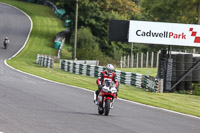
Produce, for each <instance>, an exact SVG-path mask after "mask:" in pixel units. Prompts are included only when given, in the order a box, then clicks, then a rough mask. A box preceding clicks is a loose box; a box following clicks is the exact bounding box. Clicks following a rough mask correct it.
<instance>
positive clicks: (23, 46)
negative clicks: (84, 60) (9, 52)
mask: <svg viewBox="0 0 200 133" xmlns="http://www.w3.org/2000/svg"><path fill="white" fill-rule="evenodd" d="M15 8H16V7H15ZM16 9H18V8H16ZM18 10H20V9H18ZM20 11H21V10H20ZM21 12H23V11H21ZM23 13H24V14H25V15H26V16H28V15H27V14H26V13H25V12H23ZM28 18H29V19H30V21H31V28H30V32H31V30H32V20H31V18H30V17H29V16H28ZM30 32H29V34H28V37H27V39H26V41H25V43H24V46H23V47H22V48H21V49H20V50H19V51H18V52H17V53H16V54H15V55H13V56H12V57H11V58H9V60H10V59H12V58H14V57H15V56H16V55H17V54H19V52H21V50H22V49H23V48H24V47H25V46H26V43H27V41H28V39H29V36H30ZM4 63H5V65H7V66H8V67H10V68H11V69H13V70H16V71H18V72H21V73H24V74H26V75H30V76H33V77H37V78H40V79H42V80H45V81H49V82H53V83H56V84H60V85H64V86H69V87H74V88H78V89H81V90H85V91H89V92H94V91H92V90H88V89H86V88H81V87H77V86H73V85H67V84H64V83H59V82H56V81H52V80H49V79H45V78H42V77H40V76H36V75H33V74H30V73H27V72H23V71H21V70H18V69H15V68H14V67H12V66H10V65H8V64H7V62H6V59H5V60H4ZM118 99H119V100H122V101H125V102H129V103H133V104H137V105H141V106H145V107H149V108H154V109H159V110H163V111H166V112H171V113H174V114H179V115H183V116H188V117H191V118H195V119H199V120H200V117H197V116H193V115H188V114H184V113H180V112H176V111H172V110H168V109H163V108H159V107H154V106H151V105H146V104H142V103H137V102H133V101H129V100H125V99H122V98H118ZM0 133H1V132H0Z"/></svg>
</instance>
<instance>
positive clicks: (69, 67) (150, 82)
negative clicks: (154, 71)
mask: <svg viewBox="0 0 200 133" xmlns="http://www.w3.org/2000/svg"><path fill="white" fill-rule="evenodd" d="M60 69H63V70H64V71H67V72H70V73H75V74H80V75H87V76H90V77H99V76H100V73H101V72H102V71H103V70H105V69H106V68H105V67H103V66H98V65H88V64H82V63H80V62H76V61H71V60H60ZM115 73H116V76H117V78H118V80H119V82H120V83H122V84H126V85H132V86H136V87H139V88H143V89H146V91H150V92H157V90H158V81H157V79H156V78H154V77H152V76H149V75H142V74H138V73H131V72H122V71H119V70H115Z"/></svg>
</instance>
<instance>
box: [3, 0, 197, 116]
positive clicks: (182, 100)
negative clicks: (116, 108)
mask: <svg viewBox="0 0 200 133" xmlns="http://www.w3.org/2000/svg"><path fill="white" fill-rule="evenodd" d="M0 2H5V3H9V4H11V5H14V6H16V7H18V8H20V9H21V10H23V11H25V12H26V13H27V14H28V15H29V16H30V17H31V18H32V20H33V31H32V33H31V36H30V39H29V41H28V44H27V46H26V47H25V49H24V50H23V51H22V52H21V53H20V54H19V55H18V56H16V57H15V58H14V59H12V60H9V61H7V62H8V64H9V65H11V66H13V67H15V68H17V69H20V70H22V71H25V72H28V73H32V74H35V75H38V76H41V77H44V78H47V79H50V80H54V81H58V82H62V83H66V84H70V85H74V86H79V87H83V88H87V89H90V90H96V88H97V86H96V83H95V81H96V78H92V77H88V76H81V75H75V74H71V73H68V72H64V71H62V70H60V69H59V68H58V67H55V68H54V69H48V68H44V67H41V66H38V65H36V64H35V60H36V55H37V54H46V55H55V54H56V50H55V49H53V48H52V46H53V42H52V40H53V37H54V35H55V34H56V33H58V32H59V31H61V30H63V29H64V27H63V23H62V22H61V21H60V20H59V19H57V18H56V16H55V15H54V14H53V12H52V11H51V9H50V8H48V7H45V6H41V5H36V4H30V3H24V2H20V1H14V0H9V1H8V0H0ZM56 66H57V65H56ZM135 71H136V70H134V72H135ZM142 71H143V72H145V71H146V72H147V71H148V70H147V69H143V70H142ZM149 71H150V70H149ZM137 72H138V71H137ZM143 74H148V73H143ZM149 75H151V74H149ZM153 76H154V75H153ZM77 81H78V82H77ZM119 97H121V98H124V99H128V100H132V101H136V102H140V103H144V104H149V105H153V106H157V107H162V108H166V109H170V110H174V111H178V112H182V113H186V114H191V115H195V116H199V117H200V113H199V112H200V97H198V96H194V95H184V94H171V93H165V94H158V93H149V92H145V91H144V90H143V89H138V88H136V87H133V86H127V85H122V84H121V85H120V92H119Z"/></svg>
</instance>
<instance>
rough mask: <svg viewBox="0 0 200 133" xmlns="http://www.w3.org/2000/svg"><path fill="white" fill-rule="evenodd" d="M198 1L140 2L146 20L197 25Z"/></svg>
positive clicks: (145, 0)
mask: <svg viewBox="0 0 200 133" xmlns="http://www.w3.org/2000/svg"><path fill="white" fill-rule="evenodd" d="M198 1H199V0H190V1H188V0H165V1H160V0H151V1H149V0H141V8H142V13H143V14H144V15H145V18H146V20H151V21H160V22H177V23H192V24H197V21H198V12H197V10H196V9H197V5H198Z"/></svg>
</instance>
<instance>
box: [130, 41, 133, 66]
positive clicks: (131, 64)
mask: <svg viewBox="0 0 200 133" xmlns="http://www.w3.org/2000/svg"><path fill="white" fill-rule="evenodd" d="M132 60H133V43H131V63H130V67H131V68H133V62H132Z"/></svg>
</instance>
